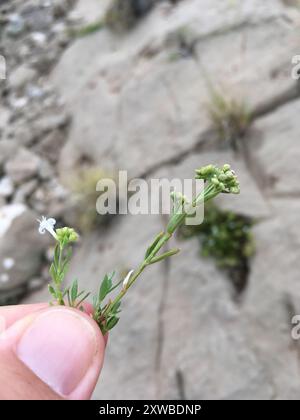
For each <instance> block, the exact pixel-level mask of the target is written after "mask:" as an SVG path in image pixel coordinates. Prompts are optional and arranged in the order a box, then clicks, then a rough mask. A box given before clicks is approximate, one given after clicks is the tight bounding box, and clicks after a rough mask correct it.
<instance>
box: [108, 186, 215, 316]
mask: <svg viewBox="0 0 300 420" xmlns="http://www.w3.org/2000/svg"><path fill="white" fill-rule="evenodd" d="M218 194H219V191H218V190H217V189H216V188H215V186H214V185H212V184H209V185H207V187H206V188H205V189H204V190H203V191H201V192H200V193H199V194H198V195H197V196H196V197H195V198H194V200H193V202H192V203H191V206H190V208H193V207H194V208H196V206H198V205H199V204H201V203H204V202H205V201H207V200H209V199H211V198H213V197H214V196H216V195H218ZM188 214H189V213H188V212H187V211H184V210H183V211H182V212H180V213H175V214H173V215H172V216H171V219H170V221H169V223H168V226H167V230H166V231H165V232H164V234H163V236H162V237H161V238H160V240H159V241H158V243H157V244H156V246H155V247H154V249H153V250H152V251H151V253H150V254H149V255H148V257H147V258H146V259H145V260H144V261H143V262H142V263H141V264H140V266H139V267H138V269H137V270H136V271H135V273H133V275H132V277H131V279H130V281H129V283H128V285H127V286H126V288H123V289H122V290H121V291H120V293H119V294H118V295H117V296H116V297H115V299H114V300H113V301H112V302H110V303H109V304H108V305H107V306H106V308H105V310H104V312H103V313H102V315H106V314H107V313H108V312H109V310H110V309H111V308H112V307H113V306H114V305H116V304H117V303H118V302H120V300H121V299H122V298H123V297H124V296H125V294H126V293H127V291H128V289H129V288H130V287H131V286H132V285H133V284H134V283H135V282H136V280H137V278H138V277H139V276H140V275H141V274H142V272H143V271H144V270H145V268H146V267H147V266H148V265H150V264H151V260H152V259H153V258H154V257H155V256H156V255H157V253H158V252H159V251H160V250H161V249H162V248H163V246H164V245H165V244H166V243H167V242H168V241H169V240H170V239H171V237H172V236H173V233H174V232H175V231H176V229H177V228H178V227H179V226H180V225H181V224H182V223H183V222H184V220H185V218H186V217H187V215H188Z"/></svg>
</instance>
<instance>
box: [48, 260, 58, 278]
mask: <svg viewBox="0 0 300 420" xmlns="http://www.w3.org/2000/svg"><path fill="white" fill-rule="evenodd" d="M49 272H50V275H51V277H52V279H53V281H54V282H55V283H57V271H56V269H55V266H54V264H51V266H50V270H49Z"/></svg>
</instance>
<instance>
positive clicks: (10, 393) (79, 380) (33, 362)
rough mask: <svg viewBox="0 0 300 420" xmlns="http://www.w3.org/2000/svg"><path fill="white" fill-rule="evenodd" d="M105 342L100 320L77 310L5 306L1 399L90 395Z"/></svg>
mask: <svg viewBox="0 0 300 420" xmlns="http://www.w3.org/2000/svg"><path fill="white" fill-rule="evenodd" d="M105 342H106V340H105V338H103V336H102V334H101V332H100V330H99V327H98V326H97V324H96V323H95V322H94V321H93V320H92V319H91V318H90V317H89V316H88V315H87V314H85V313H82V312H80V311H77V310H75V309H71V308H67V307H62V306H59V307H49V305H48V304H46V303H42V304H36V305H19V306H5V307H0V372H1V381H0V399H1V400H58V399H71V400H72V399H76V400H77V399H79V400H84V399H89V398H90V397H91V395H92V392H93V390H94V388H95V385H96V383H97V380H98V377H99V374H100V371H101V368H102V364H103V358H104V350H105V344H106V343H105Z"/></svg>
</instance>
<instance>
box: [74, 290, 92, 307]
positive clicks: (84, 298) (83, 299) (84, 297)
mask: <svg viewBox="0 0 300 420" xmlns="http://www.w3.org/2000/svg"><path fill="white" fill-rule="evenodd" d="M89 296H90V293H89V292H88V293H86V294H85V295H84V296H83V298H82V299H80V301H79V302H78V303H76V308H78V306H79V305H81V304H82V302H84V301H85V300H86V299H87V298H88V297H89Z"/></svg>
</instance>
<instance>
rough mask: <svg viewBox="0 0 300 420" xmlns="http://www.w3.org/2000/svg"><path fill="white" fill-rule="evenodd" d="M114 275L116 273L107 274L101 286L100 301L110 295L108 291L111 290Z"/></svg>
mask: <svg viewBox="0 0 300 420" xmlns="http://www.w3.org/2000/svg"><path fill="white" fill-rule="evenodd" d="M113 276H114V273H113V274H111V275H110V276H108V275H107V274H105V276H104V279H103V281H102V283H101V286H100V291H99V301H100V302H102V301H103V299H105V298H106V296H107V295H108V293H109V292H110V290H111V287H112V278H113Z"/></svg>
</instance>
